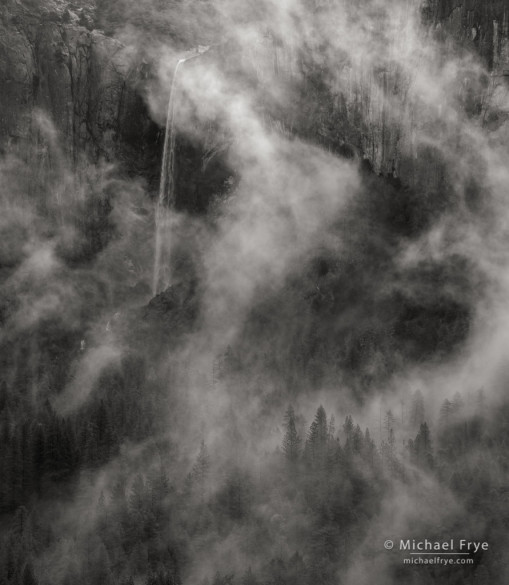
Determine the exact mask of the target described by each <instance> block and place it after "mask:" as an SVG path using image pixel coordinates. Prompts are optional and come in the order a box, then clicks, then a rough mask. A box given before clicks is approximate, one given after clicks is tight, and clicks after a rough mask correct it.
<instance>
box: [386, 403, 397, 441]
mask: <svg viewBox="0 0 509 585" xmlns="http://www.w3.org/2000/svg"><path fill="white" fill-rule="evenodd" d="M395 423H396V419H395V418H394V415H393V414H392V410H388V411H387V412H386V413H385V419H384V428H385V432H386V433H387V439H389V436H390V434H391V430H392V431H393V433H394V425H395Z"/></svg>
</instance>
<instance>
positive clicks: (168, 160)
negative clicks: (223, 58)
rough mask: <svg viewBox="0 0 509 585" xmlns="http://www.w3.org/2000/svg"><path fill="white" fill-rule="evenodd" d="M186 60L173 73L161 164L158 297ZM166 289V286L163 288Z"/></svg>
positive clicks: (156, 255)
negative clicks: (180, 72) (179, 86)
mask: <svg viewBox="0 0 509 585" xmlns="http://www.w3.org/2000/svg"><path fill="white" fill-rule="evenodd" d="M185 61H186V59H179V61H178V62H177V65H176V67H175V71H174V72H173V80H172V83H171V89H170V99H169V100H168V112H167V114H166V128H165V133H164V148H163V160H162V163H161V176H160V179H159V197H158V200H157V209H156V217H155V223H156V226H155V253H154V274H153V280H152V294H153V295H156V294H157V293H158V289H159V281H160V280H161V256H162V243H163V242H162V240H163V235H164V234H165V233H167V232H168V229H167V228H168V227H169V226H168V223H169V214H168V211H167V209H166V207H167V205H172V204H173V203H174V195H175V194H174V173H173V167H174V163H175V131H174V120H175V93H176V89H177V74H178V70H179V68H180V66H181V65H182V63H184V62H185ZM163 288H164V286H163Z"/></svg>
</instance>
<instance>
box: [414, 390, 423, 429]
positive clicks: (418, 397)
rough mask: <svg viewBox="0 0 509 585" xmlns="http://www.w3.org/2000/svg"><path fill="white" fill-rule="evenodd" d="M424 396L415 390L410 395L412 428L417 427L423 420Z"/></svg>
mask: <svg viewBox="0 0 509 585" xmlns="http://www.w3.org/2000/svg"><path fill="white" fill-rule="evenodd" d="M424 417H425V411H424V398H423V396H422V392H421V391H420V390H417V391H416V392H414V395H413V396H412V405H411V407H410V424H411V425H412V428H417V427H419V426H420V425H421V424H422V423H423V422H424Z"/></svg>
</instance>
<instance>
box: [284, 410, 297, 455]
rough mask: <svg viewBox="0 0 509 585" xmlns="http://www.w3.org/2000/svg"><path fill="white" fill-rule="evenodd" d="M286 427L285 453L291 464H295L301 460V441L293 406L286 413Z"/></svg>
mask: <svg viewBox="0 0 509 585" xmlns="http://www.w3.org/2000/svg"><path fill="white" fill-rule="evenodd" d="M284 426H285V434H284V437H283V445H282V448H283V453H284V454H285V457H286V459H287V460H288V461H289V462H290V463H295V462H296V461H298V459H299V455H300V445H301V439H300V437H299V434H298V433H297V428H296V424H295V412H294V410H293V407H292V406H289V407H288V409H287V411H286V414H285V422H284Z"/></svg>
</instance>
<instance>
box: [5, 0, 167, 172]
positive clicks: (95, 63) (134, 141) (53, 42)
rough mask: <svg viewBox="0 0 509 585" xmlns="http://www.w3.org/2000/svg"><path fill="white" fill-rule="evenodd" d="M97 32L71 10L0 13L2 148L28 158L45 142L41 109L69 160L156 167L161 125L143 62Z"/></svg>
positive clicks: (88, 17) (16, 8)
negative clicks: (148, 99) (148, 102)
mask: <svg viewBox="0 0 509 585" xmlns="http://www.w3.org/2000/svg"><path fill="white" fill-rule="evenodd" d="M91 28H92V13H91V12H90V11H89V12H87V11H86V10H85V9H84V8H83V7H82V8H81V10H80V11H79V14H77V13H76V12H73V11H72V10H70V8H69V6H68V5H64V4H59V3H51V2H48V3H45V4H44V10H43V8H42V7H41V6H40V5H39V6H38V5H37V4H34V5H32V6H31V5H27V3H24V4H20V3H18V2H15V1H12V2H8V3H7V4H5V5H4V6H3V7H1V8H0V87H2V91H1V92H0V148H1V150H2V151H3V152H4V153H13V154H15V155H17V156H20V157H21V158H22V159H25V160H27V159H28V158H29V152H30V148H31V147H32V146H33V145H34V144H37V143H38V142H39V137H38V128H37V124H36V123H35V121H34V113H36V112H37V111H43V112H44V113H45V114H46V115H47V116H48V117H49V119H50V120H51V122H52V123H53V124H54V126H55V128H56V131H57V132H58V139H59V140H58V141H59V145H60V148H61V150H62V152H64V153H65V155H66V157H67V158H68V159H69V160H70V161H73V162H74V163H76V162H77V160H78V159H79V157H80V156H81V155H82V154H85V155H86V156H87V157H88V158H89V160H92V161H97V160H99V159H104V160H106V161H108V160H115V161H117V162H120V163H121V164H122V163H124V164H125V167H126V168H128V169H129V171H130V172H133V173H137V174H147V173H148V174H150V172H153V166H154V165H157V162H156V159H157V151H158V145H157V144H156V138H157V134H158V128H157V126H156V125H155V124H154V123H153V122H152V121H151V119H150V117H149V115H148V112H147V109H146V107H145V104H144V100H143V98H142V95H141V92H140V91H139V87H140V84H141V82H142V81H143V77H144V75H145V69H144V65H143V63H140V62H137V61H132V60H130V59H128V58H127V55H126V53H125V50H124V47H123V46H122V44H121V43H119V42H118V41H116V40H115V39H113V38H111V37H108V36H105V35H104V34H103V33H102V32H101V31H99V30H90V29H91Z"/></svg>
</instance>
